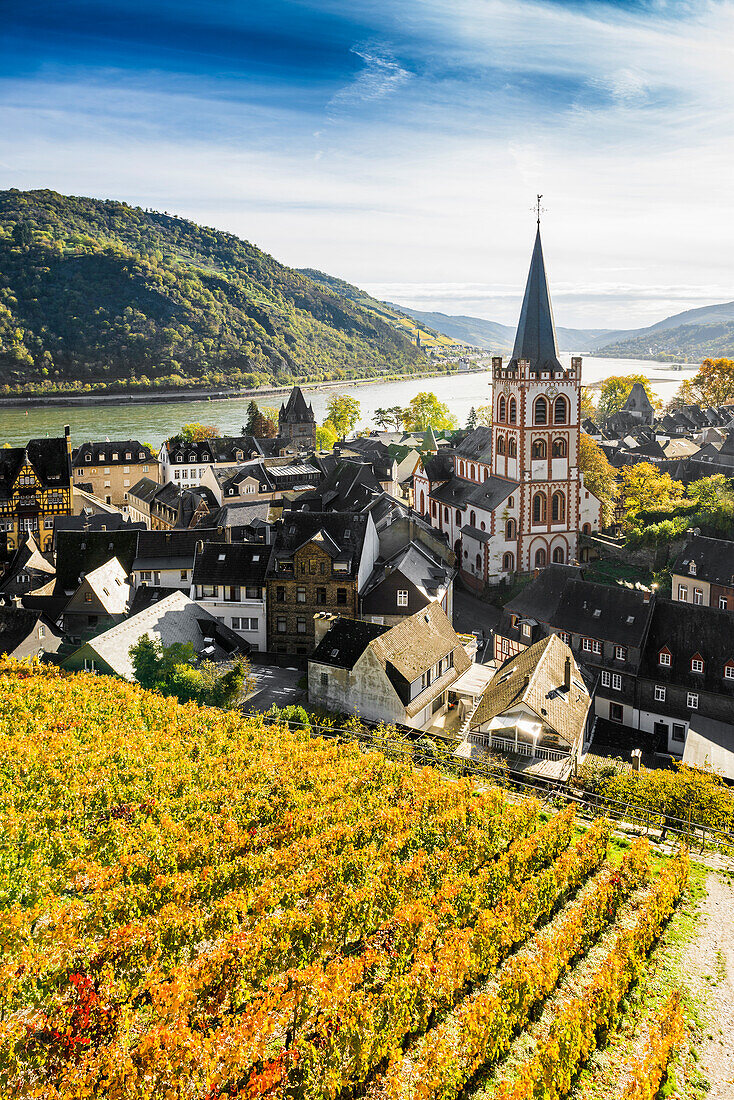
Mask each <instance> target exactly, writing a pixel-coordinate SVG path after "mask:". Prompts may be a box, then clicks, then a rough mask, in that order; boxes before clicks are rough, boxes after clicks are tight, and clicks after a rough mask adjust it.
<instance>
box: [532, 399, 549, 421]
mask: <svg viewBox="0 0 734 1100" xmlns="http://www.w3.org/2000/svg"><path fill="white" fill-rule="evenodd" d="M534 420H535V423H536V424H547V423H548V402H547V401H546V399H545V398H544V397H539V398H538V400H537V401H536V402H535V417H534Z"/></svg>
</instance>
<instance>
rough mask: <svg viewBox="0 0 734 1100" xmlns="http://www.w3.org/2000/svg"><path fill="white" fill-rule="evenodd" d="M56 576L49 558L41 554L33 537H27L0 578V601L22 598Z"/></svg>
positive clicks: (54, 567) (54, 568)
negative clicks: (16, 597) (13, 597)
mask: <svg viewBox="0 0 734 1100" xmlns="http://www.w3.org/2000/svg"><path fill="white" fill-rule="evenodd" d="M55 576H56V566H55V565H54V564H53V562H52V561H51V556H50V555H48V556H46V555H45V554H42V553H41V551H40V550H39V548H38V544H37V542H36V540H35V539H34V537H33V535H28V537H27V538H26V539H25V540H24V542H23V543H22V545H21V546H20V547H19V549H18V550H16V551H15V553H14V554H13V556H12V558H11V559H10V561H9V562H8V565H7V567H6V569H5V572H4V573H3V575H2V578H0V600H2V599H5V600H6V601H7V600H9V599H10V598H11V597H12V596H23V595H25V594H26V593H27V592H32V591H33V590H34V589H35V588H42V587H43V586H44V585H46V584H48V583H49V581H51V580H53V579H54V577H55Z"/></svg>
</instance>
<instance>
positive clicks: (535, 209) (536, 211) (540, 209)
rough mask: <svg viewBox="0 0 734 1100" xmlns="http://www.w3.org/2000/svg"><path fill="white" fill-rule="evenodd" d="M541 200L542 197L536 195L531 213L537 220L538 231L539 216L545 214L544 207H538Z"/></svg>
mask: <svg viewBox="0 0 734 1100" xmlns="http://www.w3.org/2000/svg"><path fill="white" fill-rule="evenodd" d="M542 198H543V196H542V195H536V199H535V206H534V207H533V213H534V214H535V216H536V218H537V220H538V229H540V215H541V214H545V207H544V206H541V205H540V200H541V199H542Z"/></svg>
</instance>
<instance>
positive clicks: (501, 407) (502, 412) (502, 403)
mask: <svg viewBox="0 0 734 1100" xmlns="http://www.w3.org/2000/svg"><path fill="white" fill-rule="evenodd" d="M506 415H507V401H506V400H505V398H504V397H500V399H499V401H498V402H497V419H498V420H501V421H504V419H505V417H506Z"/></svg>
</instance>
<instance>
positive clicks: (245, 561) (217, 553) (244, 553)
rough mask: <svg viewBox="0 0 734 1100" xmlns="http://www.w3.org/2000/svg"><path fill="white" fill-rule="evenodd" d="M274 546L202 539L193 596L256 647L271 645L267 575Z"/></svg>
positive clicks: (193, 579) (258, 648)
mask: <svg viewBox="0 0 734 1100" xmlns="http://www.w3.org/2000/svg"><path fill="white" fill-rule="evenodd" d="M270 554H271V547H270V546H266V545H265V544H264V543H262V542H256V543H250V544H243V543H227V542H207V543H203V542H199V543H198V544H197V547H196V556H195V558H194V568H193V576H192V585H191V599H192V600H195V601H196V603H197V604H198V605H199V607H202V608H203V609H204V610H205V611H208V612H209V613H210V614H211V615H214V617H215V618H216V619H218V620H219V621H220V622H223V623H225V624H226V625H227V626H228V627H230V628H231V629H232V630H233V631H234V632H235V633H236V634H239V635H240V636H241V637H242V638H244V639H245V641H247V642H248V643H249V645H250V648H251V649H253V650H265V649H267V598H266V597H267V588H266V575H267V569H268V562H269V561H270Z"/></svg>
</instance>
